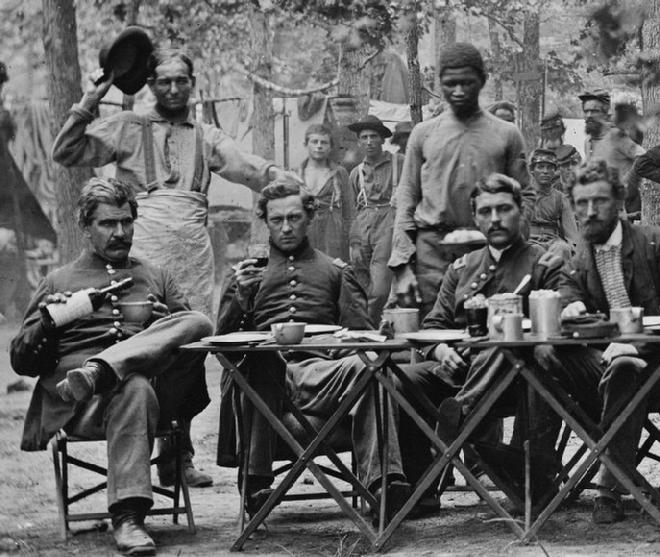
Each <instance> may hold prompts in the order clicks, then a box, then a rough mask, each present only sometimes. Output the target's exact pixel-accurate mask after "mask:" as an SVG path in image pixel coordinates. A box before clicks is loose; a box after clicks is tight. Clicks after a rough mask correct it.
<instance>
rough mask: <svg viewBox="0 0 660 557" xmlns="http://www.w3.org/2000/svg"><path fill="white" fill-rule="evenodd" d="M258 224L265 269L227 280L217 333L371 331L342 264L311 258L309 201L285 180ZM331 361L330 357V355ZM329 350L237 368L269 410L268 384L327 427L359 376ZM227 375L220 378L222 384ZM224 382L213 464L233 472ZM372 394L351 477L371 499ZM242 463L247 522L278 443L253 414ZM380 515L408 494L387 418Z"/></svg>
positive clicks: (264, 488) (361, 412)
mask: <svg viewBox="0 0 660 557" xmlns="http://www.w3.org/2000/svg"><path fill="white" fill-rule="evenodd" d="M258 215H259V217H260V218H262V219H264V221H265V222H266V226H267V227H268V231H269V233H270V256H269V260H268V264H267V266H266V267H255V265H254V264H255V263H256V260H255V259H246V260H245V261H242V262H240V263H239V264H238V265H237V266H236V271H235V274H234V275H233V276H232V277H230V280H229V284H228V286H227V288H226V290H225V292H224V293H223V295H222V299H221V301H220V309H219V312H218V323H217V332H218V333H228V332H231V331H238V330H240V329H246V330H249V329H256V330H270V326H271V324H273V323H279V322H283V321H291V320H295V321H303V322H305V323H318V324H329V325H342V326H343V327H348V328H350V329H370V328H371V323H370V321H369V317H368V314H367V299H366V295H365V292H364V290H363V288H362V287H361V286H360V284H359V282H358V281H357V279H356V277H355V275H354V274H353V271H352V270H351V268H350V267H349V266H348V265H347V264H346V263H344V262H343V261H341V260H340V259H331V258H330V257H329V256H327V255H325V254H324V253H322V252H320V251H319V250H316V249H314V248H313V247H312V246H311V245H310V243H309V241H308V239H307V228H308V226H309V223H310V220H311V219H312V218H313V216H314V198H313V196H311V195H310V194H308V193H307V192H306V191H305V190H302V189H301V188H300V186H299V185H298V184H297V183H295V182H293V181H291V180H288V179H282V180H278V181H275V182H272V183H271V184H270V185H268V186H267V187H266V188H264V189H263V191H262V192H261V195H260V197H259V201H258ZM333 352H334V353H335V354H333ZM337 352H338V351H337V350H334V351H331V352H326V353H322V352H319V351H314V352H313V353H311V352H309V353H308V352H302V351H296V352H282V353H281V355H280V354H268V353H259V354H253V355H250V356H248V358H247V360H246V362H245V365H246V366H249V368H251V369H258V370H259V373H254V374H252V376H251V380H252V384H253V387H254V388H255V390H257V391H258V392H259V393H260V395H261V396H262V397H263V398H264V400H265V401H266V403H267V404H269V406H270V407H271V408H273V409H277V408H278V407H279V399H278V397H277V395H276V393H275V390H274V388H273V381H279V382H282V383H285V384H286V388H287V391H288V392H289V393H290V396H291V398H292V400H293V401H294V403H295V404H296V405H297V406H298V407H299V408H300V409H301V410H302V412H303V413H304V414H307V415H310V416H315V417H319V418H329V417H330V415H331V414H332V413H333V412H334V411H335V410H336V409H337V406H338V405H339V403H340V402H341V400H342V398H343V397H344V395H345V394H346V393H347V392H349V391H350V390H351V389H352V388H353V385H354V383H355V382H356V381H357V379H358V377H359V376H360V373H361V371H362V370H363V369H364V363H363V362H362V360H361V359H360V358H359V357H358V356H356V355H348V356H346V355H345V354H346V351H342V352H343V354H342V356H344V357H337V355H336V353H337ZM224 377H225V376H223V378H224ZM226 387H227V382H226V381H225V388H224V391H225V392H224V393H223V394H224V396H223V401H222V403H221V410H220V449H219V463H221V464H223V463H230V464H232V463H235V462H236V458H235V457H236V452H235V451H236V447H235V444H234V443H233V442H232V440H233V439H234V437H233V432H232V426H233V424H234V419H233V416H232V411H231V408H232V407H231V396H227V395H228V389H227V388H226ZM372 391H373V386H369V387H368V388H367V390H366V391H365V393H364V395H363V396H362V397H360V398H359V399H358V402H357V403H356V404H355V406H354V407H353V409H352V410H351V416H352V431H351V437H352V442H353V451H354V454H355V459H356V460H357V476H358V478H359V479H360V481H361V482H362V483H363V484H364V485H365V486H367V488H368V489H370V490H372V492H374V493H376V495H378V493H377V490H378V486H379V484H380V478H381V475H380V458H379V447H378V434H377V422H376V413H375V412H376V409H375V405H374V397H373V392H372ZM251 419H252V430H251V431H252V433H251V439H250V449H249V450H250V461H249V466H248V478H247V494H246V495H247V498H246V506H247V511H248V512H249V513H250V514H254V513H255V512H257V511H258V509H259V508H260V507H261V506H262V505H263V503H264V502H265V501H266V499H267V498H268V496H269V495H270V493H271V492H272V490H271V489H270V485H271V484H272V482H273V471H272V462H273V459H274V456H275V441H276V436H275V432H274V431H273V429H272V428H271V427H270V425H269V423H268V421H267V420H266V418H264V417H263V416H262V415H261V414H260V413H259V412H256V411H255V412H254V413H253V415H252V417H251ZM387 419H388V420H389V424H390V425H389V431H390V432H391V435H392V438H391V441H390V445H389V454H388V455H387V458H388V462H389V471H390V474H391V475H390V476H389V478H388V479H389V487H388V495H387V501H388V502H389V503H391V506H390V508H389V509H388V512H389V513H390V514H391V513H394V512H396V511H397V510H398V509H399V508H400V507H401V506H402V505H403V503H404V502H405V500H406V499H407V497H408V495H409V494H410V486H409V485H408V484H407V483H405V477H404V475H403V472H402V469H401V455H400V454H399V444H398V440H397V439H396V426H395V422H394V417H393V415H392V413H391V412H390V413H389V414H388V415H387Z"/></svg>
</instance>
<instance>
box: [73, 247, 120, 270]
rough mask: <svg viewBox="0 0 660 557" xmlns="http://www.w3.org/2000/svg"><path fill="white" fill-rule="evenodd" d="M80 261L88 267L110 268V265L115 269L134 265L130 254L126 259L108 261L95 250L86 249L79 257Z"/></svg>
mask: <svg viewBox="0 0 660 557" xmlns="http://www.w3.org/2000/svg"><path fill="white" fill-rule="evenodd" d="M78 261H79V262H80V263H82V264H83V265H84V266H85V267H88V268H96V267H98V268H104V269H105V268H108V265H110V266H111V267H112V268H113V269H128V268H130V267H131V266H132V263H131V258H130V256H129V257H127V258H126V259H125V260H124V261H108V260H107V259H103V258H102V257H101V256H100V255H98V254H97V253H96V252H95V251H92V250H90V249H85V250H84V251H83V252H82V253H81V254H80V257H79V258H78Z"/></svg>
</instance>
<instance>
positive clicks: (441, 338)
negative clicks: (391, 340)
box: [401, 329, 470, 342]
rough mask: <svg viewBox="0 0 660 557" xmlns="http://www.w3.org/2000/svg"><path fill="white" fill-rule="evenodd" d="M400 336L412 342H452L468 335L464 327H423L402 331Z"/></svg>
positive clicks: (463, 338) (468, 336)
mask: <svg viewBox="0 0 660 557" xmlns="http://www.w3.org/2000/svg"><path fill="white" fill-rule="evenodd" d="M401 337H402V338H405V339H406V340H411V341H413V342H452V341H457V340H465V339H467V338H470V335H469V334H468V333H467V332H466V331H465V330H464V329H424V330H423V331H416V332H414V333H403V334H402V335H401Z"/></svg>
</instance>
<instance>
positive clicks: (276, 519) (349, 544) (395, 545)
mask: <svg viewBox="0 0 660 557" xmlns="http://www.w3.org/2000/svg"><path fill="white" fill-rule="evenodd" d="M15 330H16V326H15V325H12V324H10V323H5V324H2V325H0V471H1V472H0V501H1V502H2V503H1V505H0V555H5V554H7V555H43V556H48V557H50V556H56V555H115V554H116V552H115V550H114V544H113V540H112V535H111V533H110V532H109V531H104V532H100V531H98V530H94V529H92V528H90V527H91V526H93V525H92V524H85V523H82V524H79V525H78V526H77V527H78V528H86V529H87V530H86V531H83V532H80V533H77V534H76V535H75V536H73V537H72V538H71V539H70V540H69V542H68V543H65V542H63V541H61V540H60V538H59V533H58V528H57V507H56V503H55V498H54V480H53V471H52V463H51V458H50V454H49V453H47V452H37V453H25V452H21V451H20V450H19V440H20V436H21V432H22V427H23V417H24V414H25V409H26V408H27V405H28V401H29V398H30V393H29V392H25V391H24V392H13V393H10V394H8V393H7V392H6V391H7V389H6V386H7V385H8V384H10V383H12V382H14V381H16V380H17V379H18V376H16V375H15V374H14V373H13V372H12V370H11V368H10V366H9V357H8V353H7V348H8V345H9V340H10V339H11V337H12V336H13V334H14V332H15ZM207 370H208V371H207V374H208V384H209V390H210V392H211V397H212V399H213V402H212V403H211V405H209V407H208V408H207V409H206V411H205V412H204V413H203V414H202V415H201V416H199V417H198V418H197V419H196V420H195V422H193V440H194V444H195V447H196V450H197V455H196V457H195V462H196V465H197V466H198V467H199V468H201V469H203V470H204V471H206V472H208V473H210V474H211V475H212V476H213V479H214V486H213V487H212V488H207V489H194V490H192V500H193V508H194V513H195V521H196V523H197V534H196V535H191V534H189V533H188V531H187V530H186V527H185V520H183V524H180V525H178V526H174V525H172V524H171V522H170V521H169V520H168V519H167V518H166V517H150V518H149V519H148V522H147V524H148V527H149V529H150V531H151V532H152V534H153V537H154V539H155V540H156V543H157V545H158V549H159V552H158V554H159V555H162V556H179V555H199V556H210V555H214V556H215V555H227V554H228V553H229V547H230V545H231V542H232V540H233V538H234V537H235V536H236V533H237V524H238V522H237V516H238V514H237V511H238V502H239V501H238V495H237V492H236V488H235V477H236V476H235V470H232V469H227V468H219V467H217V466H216V465H215V450H216V435H217V430H218V399H219V380H220V373H221V371H220V368H219V366H218V364H217V362H216V361H215V360H213V359H209V360H208V365H207ZM28 383H30V384H32V383H33V381H32V380H30V379H28ZM80 450H82V451H83V453H84V454H85V455H86V456H90V455H98V457H99V459H100V461H101V462H103V460H104V450H105V449H104V445H103V444H100V443H98V444H97V443H86V444H85V446H84V448H80ZM647 466H648V465H647ZM651 472H652V474H651V475H652V476H655V479H660V478H659V477H660V474H659V473H658V470H657V469H656V470H651ZM71 483H72V484H73V485H76V484H79V483H80V482H79V480H76V479H75V478H74V479H72V480H71ZM299 483H302V484H304V485H302V489H313V488H314V487H316V486H314V485H310V484H312V483H313V482H312V477H311V475H310V474H309V473H306V474H304V475H303V479H302V480H301V482H299ZM299 487H300V486H299ZM592 497H593V493H589V492H587V493H585V494H583V496H582V498H581V499H580V501H579V502H578V503H576V504H574V505H572V506H570V507H568V508H564V509H562V510H561V511H559V512H558V513H556V514H555V515H554V516H553V517H552V518H551V519H550V521H549V522H548V523H547V524H546V526H545V527H544V528H543V529H542V530H541V533H540V539H539V541H538V542H537V543H535V544H530V545H527V546H521V545H519V544H517V543H516V541H515V537H514V535H513V534H512V532H511V530H510V529H509V528H508V527H507V526H506V524H503V523H502V522H501V521H499V520H496V519H495V517H494V515H493V513H491V512H490V511H489V509H488V508H487V507H486V505H485V504H483V503H481V502H480V501H479V499H478V498H477V497H476V496H475V495H474V494H471V493H458V492H453V493H447V494H445V495H444V496H443V498H442V506H443V509H442V511H441V513H440V514H439V515H438V516H436V517H433V518H426V519H421V520H414V521H407V522H404V523H403V525H402V526H401V528H400V529H399V530H398V531H397V532H396V533H395V534H394V536H393V537H392V539H391V541H390V542H389V543H388V544H387V546H386V548H385V552H386V553H387V554H389V555H392V556H413V555H414V556H418V555H419V556H423V557H430V556H436V555H465V556H468V555H470V556H471V555H480V556H484V555H522V556H536V555H658V554H660V527H658V525H656V524H655V523H654V522H653V521H652V519H650V517H649V516H648V515H645V514H643V513H640V512H639V509H638V507H637V505H635V504H633V502H632V501H630V502H628V503H629V504H628V505H627V518H626V520H625V521H624V522H623V523H620V524H617V525H612V526H595V525H592V524H591V522H590V517H591V499H592ZM87 508H88V509H89V510H98V509H104V508H105V498H104V495H103V494H98V496H96V498H95V499H94V500H93V501H92V502H91V504H90V506H88V507H87ZM244 553H245V554H246V555H278V556H280V555H281V556H287V557H291V556H308V555H312V556H323V557H331V556H338V557H339V556H341V557H349V556H357V555H365V554H369V553H370V550H369V546H368V544H367V543H366V542H365V541H364V540H363V539H362V538H361V536H360V535H359V534H358V530H357V528H356V527H355V526H354V525H353V524H352V523H351V522H350V521H349V520H347V519H345V518H343V517H342V514H341V512H340V510H339V507H338V506H337V505H336V504H335V503H334V502H333V501H331V500H330V501H325V500H324V501H315V502H290V503H285V504H282V505H280V506H279V507H277V508H276V509H275V511H274V512H273V514H272V515H271V517H270V518H269V520H268V521H267V529H261V530H260V531H259V532H257V534H256V535H255V536H254V537H253V539H250V540H248V542H247V543H246V545H245V549H244Z"/></svg>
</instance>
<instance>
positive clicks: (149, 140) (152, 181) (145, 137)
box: [140, 116, 156, 191]
mask: <svg viewBox="0 0 660 557" xmlns="http://www.w3.org/2000/svg"><path fill="white" fill-rule="evenodd" d="M140 124H141V126H142V149H143V150H144V171H145V174H146V179H147V183H146V188H147V191H151V190H152V189H153V188H154V186H155V185H156V162H155V158H154V134H153V130H152V128H151V120H149V117H147V116H145V117H143V118H141V120H140Z"/></svg>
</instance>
